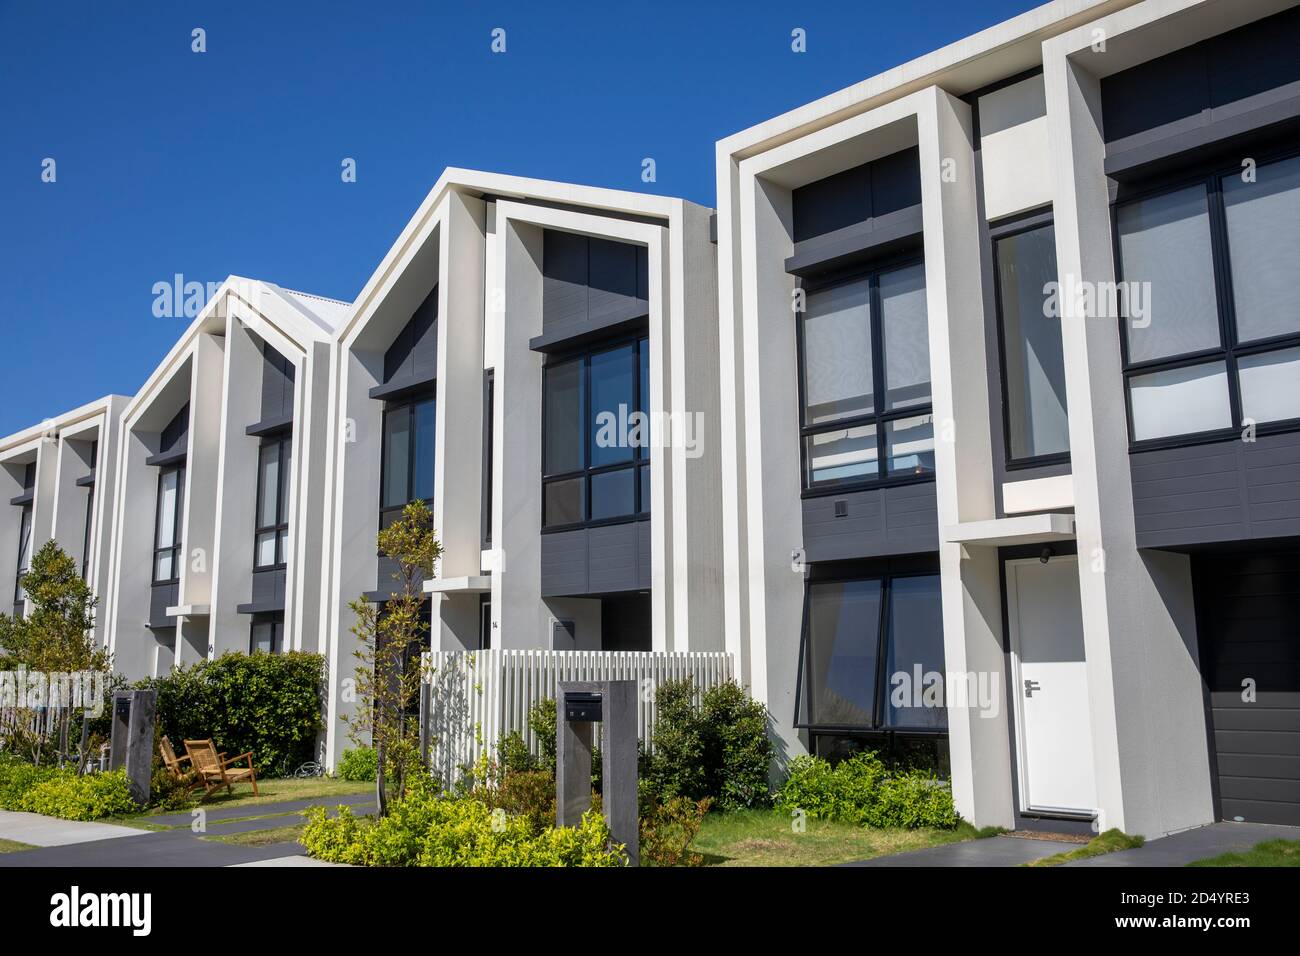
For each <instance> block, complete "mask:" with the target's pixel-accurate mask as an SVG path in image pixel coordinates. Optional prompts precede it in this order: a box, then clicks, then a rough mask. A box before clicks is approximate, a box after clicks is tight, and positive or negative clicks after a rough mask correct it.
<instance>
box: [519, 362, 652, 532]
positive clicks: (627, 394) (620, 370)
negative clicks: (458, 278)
mask: <svg viewBox="0 0 1300 956" xmlns="http://www.w3.org/2000/svg"><path fill="white" fill-rule="evenodd" d="M649 391H650V340H649V339H648V338H644V337H643V338H638V339H635V340H631V341H625V342H622V343H619V344H616V345H608V344H607V345H605V346H602V347H601V348H599V349H594V350H592V351H590V352H585V353H583V354H580V355H573V356H569V357H566V358H563V359H560V360H557V361H553V362H551V363H549V364H547V366H546V367H545V368H544V369H543V370H542V419H543V421H542V527H543V528H545V529H548V530H553V529H557V528H572V527H578V526H582V525H588V524H590V525H596V524H607V523H613V522H619V521H629V520H632V519H634V518H636V517H638V516H644V515H647V514H649V513H650V441H651V435H650V422H649V419H648V418H647V415H648V412H649V409H650V401H649Z"/></svg>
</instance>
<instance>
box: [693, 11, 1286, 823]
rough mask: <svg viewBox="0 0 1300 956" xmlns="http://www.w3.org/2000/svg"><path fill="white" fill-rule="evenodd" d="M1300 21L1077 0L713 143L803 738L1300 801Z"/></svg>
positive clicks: (1012, 771)
mask: <svg viewBox="0 0 1300 956" xmlns="http://www.w3.org/2000/svg"><path fill="white" fill-rule="evenodd" d="M1298 46H1300V9H1297V8H1296V7H1295V6H1294V5H1293V4H1292V3H1283V2H1269V0H1248V2H1243V0H1199V2H1197V0H1145V2H1131V0H1130V2H1119V0H1105V2H1086V0H1070V2H1065V0H1058V2H1054V3H1050V4H1047V5H1045V6H1042V7H1039V8H1037V9H1035V10H1033V11H1030V12H1029V13H1026V14H1024V15H1023V16H1020V17H1016V18H1014V19H1012V20H1009V21H1007V22H1005V23H1003V24H1000V25H998V26H995V27H993V28H991V29H989V30H986V31H984V32H982V33H979V34H976V35H975V36H972V37H969V38H967V39H965V40H962V41H960V42H958V43H956V44H953V45H951V46H949V47H945V48H943V49H940V50H938V51H936V52H934V53H932V54H929V55H927V56H924V57H922V58H920V59H918V60H914V61H912V62H910V63H907V64H904V65H903V66H900V67H898V68H896V69H893V70H890V71H888V72H886V73H884V74H881V75H879V76H876V77H873V78H871V79H868V80H865V81H863V82H862V83H859V84H857V85H855V86H853V87H850V88H848V89H845V90H842V91H840V92H838V93H835V94H833V95H831V96H828V97H825V98H824V99H821V100H818V101H816V102H813V103H811V104H808V105H807V106H804V107H801V108H799V109H796V110H793V111H792V112H789V113H786V114H783V115H781V116H778V117H776V118H774V119H771V120H768V121H766V122H764V123H761V124H759V125H758V126H755V127H753V128H751V129H749V130H746V131H744V132H741V133H738V134H736V135H734V136H731V137H729V138H727V139H725V140H723V141H721V142H720V143H719V144H718V148H717V161H718V240H719V261H720V275H721V283H720V295H719V310H720V318H721V343H720V347H721V376H722V405H723V408H724V409H726V410H731V409H734V412H735V414H734V415H731V414H724V416H723V425H724V434H723V438H724V443H725V446H724V456H725V458H724V475H725V476H726V477H727V479H728V480H725V481H724V482H723V489H724V501H725V510H724V513H723V520H724V524H725V569H726V574H725V580H726V646H727V648H728V650H730V651H732V652H733V653H734V654H735V655H737V657H738V658H739V659H740V670H741V672H742V674H743V675H744V678H745V680H746V681H747V682H749V683H750V685H751V687H752V689H753V691H754V693H755V694H756V696H759V697H761V698H762V699H764V700H765V701H766V702H767V704H768V706H769V708H770V711H771V714H772V718H773V720H774V722H775V725H776V732H777V734H778V735H779V737H780V738H781V740H782V741H783V743H784V745H785V748H786V750H787V751H788V752H789V753H797V752H801V751H803V750H804V749H805V748H807V749H810V750H813V751H815V752H817V753H822V754H831V755H834V754H838V753H844V752H847V751H851V750H853V749H856V748H858V747H862V746H868V745H870V746H885V747H888V748H892V749H893V750H894V751H895V752H897V753H911V754H914V755H921V756H924V757H927V758H928V759H931V760H933V761H934V762H936V763H937V764H939V765H941V766H943V767H945V768H947V769H949V770H950V772H951V779H952V784H953V791H954V795H955V798H956V802H957V805H958V809H959V811H960V812H961V813H962V814H963V815H964V816H965V817H967V818H968V819H971V820H973V821H975V822H976V823H978V824H1000V825H1003V826H1015V825H1019V826H1025V825H1030V826H1032V825H1035V823H1036V821H1042V820H1046V821H1048V824H1047V825H1049V826H1050V827H1051V828H1053V829H1061V828H1066V827H1070V826H1072V825H1074V826H1078V827H1080V828H1082V827H1085V826H1089V825H1091V826H1097V827H1100V828H1102V829H1105V828H1109V827H1120V828H1122V829H1124V830H1126V831H1128V832H1131V833H1141V834H1145V835H1147V836H1152V837H1153V836H1160V835H1162V834H1166V833H1169V832H1172V831H1176V830H1179V829H1182V828H1186V827H1191V826H1195V825H1199V824H1204V823H1207V822H1210V821H1211V820H1213V819H1216V818H1226V819H1245V820H1250V821H1258V822H1273V823H1291V824H1295V823H1300V709H1297V705H1298V704H1300V635H1298V634H1297V621H1300V308H1297V306H1296V299H1295V295H1294V279H1293V275H1294V272H1295V266H1296V264H1297V262H1300V158H1297V156H1298V154H1300V59H1297V57H1296V56H1295V50H1296V48H1297V47H1298ZM1117 283H1119V285H1117ZM732 479H734V481H733V480H732ZM927 674H933V675H935V676H938V675H941V674H942V675H944V681H943V683H942V684H938V683H936V682H935V681H934V680H933V679H928V678H926V676H925V675H927ZM916 683H921V684H923V685H925V686H927V687H928V686H930V685H934V687H942V690H943V691H946V695H947V706H946V707H944V706H942V705H941V704H940V705H938V706H936V703H937V702H942V701H943V700H944V699H945V697H944V694H943V693H942V692H941V693H939V694H937V695H935V694H931V695H930V696H928V697H927V696H926V695H925V694H924V693H920V692H918V689H917V688H916V687H915V684H916ZM963 695H965V696H963ZM1071 821H1075V822H1074V823H1072V822H1071Z"/></svg>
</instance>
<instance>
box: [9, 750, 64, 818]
mask: <svg viewBox="0 0 1300 956" xmlns="http://www.w3.org/2000/svg"><path fill="white" fill-rule="evenodd" d="M56 773H58V771H57V770H56V769H55V768H54V767H35V766H33V765H32V764H29V763H27V762H26V761H25V760H20V759H19V758H17V757H12V756H8V755H0V810H22V809H23V800H24V799H25V798H26V796H27V791H29V790H31V789H32V787H34V786H36V785H37V784H38V783H41V782H43V781H45V780H49V779H50V778H51V777H53V776H54V775H55V774H56Z"/></svg>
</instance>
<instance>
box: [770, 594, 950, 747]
mask: <svg viewBox="0 0 1300 956" xmlns="http://www.w3.org/2000/svg"><path fill="white" fill-rule="evenodd" d="M804 601H805V603H804V625H803V636H802V640H801V642H800V659H799V685H798V699H797V701H796V705H795V709H796V713H795V726H797V727H807V728H809V729H811V730H814V731H822V732H832V733H845V732H847V733H855V732H857V733H866V732H872V733H879V732H901V733H907V732H913V733H915V732H922V733H942V732H944V731H946V730H947V727H948V712H947V709H946V707H945V705H944V697H943V677H942V675H943V674H944V653H943V615H942V605H941V603H940V594H939V575H937V574H933V573H909V574H883V575H876V576H869V577H854V578H845V579H836V580H823V581H811V582H809V584H808V586H807V590H806V592H805V597H804ZM935 675H939V679H938V681H937V682H936V680H935Z"/></svg>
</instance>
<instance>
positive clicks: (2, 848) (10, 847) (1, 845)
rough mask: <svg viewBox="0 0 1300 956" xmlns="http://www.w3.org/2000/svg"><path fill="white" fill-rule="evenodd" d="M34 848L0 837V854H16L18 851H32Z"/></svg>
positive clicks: (28, 844) (27, 844)
mask: <svg viewBox="0 0 1300 956" xmlns="http://www.w3.org/2000/svg"><path fill="white" fill-rule="evenodd" d="M34 849H36V847H34V846H32V845H31V844H30V843H19V842H18V841H17V840H6V839H4V838H3V837H0V853H17V852H18V851H19V850H34Z"/></svg>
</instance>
